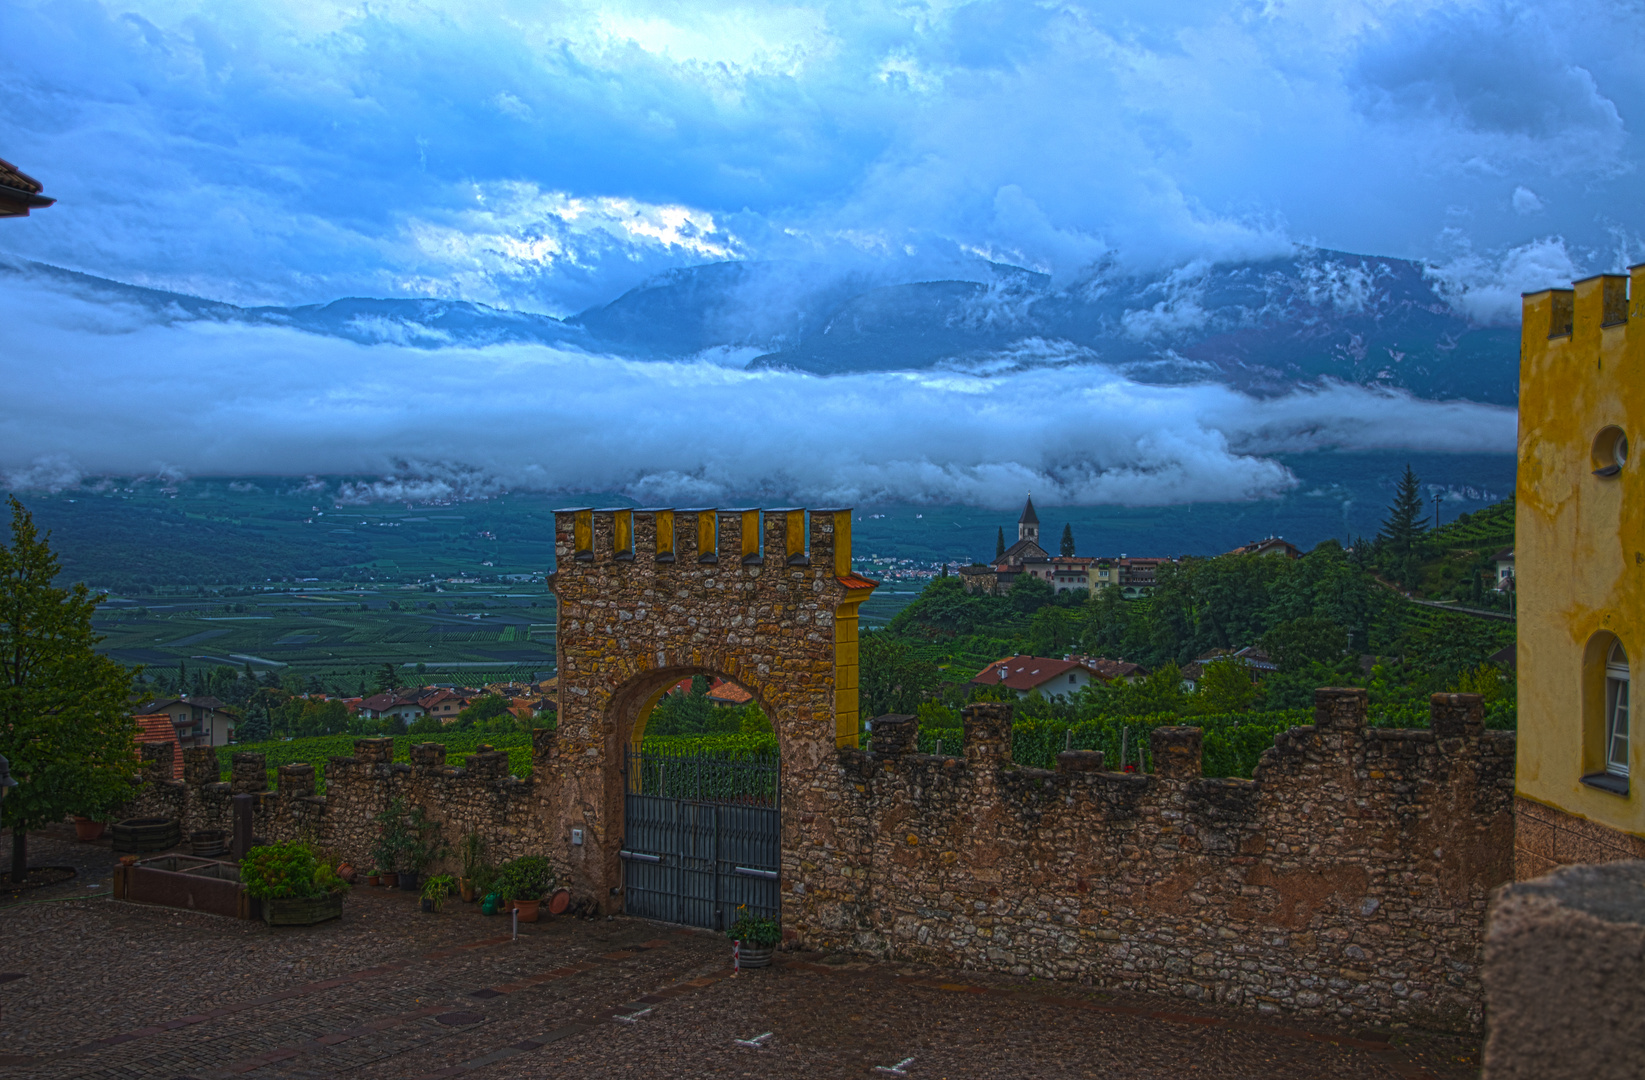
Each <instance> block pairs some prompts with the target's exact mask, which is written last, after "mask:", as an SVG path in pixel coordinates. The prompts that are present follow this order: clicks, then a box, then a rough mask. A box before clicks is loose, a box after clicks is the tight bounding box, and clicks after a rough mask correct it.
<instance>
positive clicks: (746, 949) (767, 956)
mask: <svg viewBox="0 0 1645 1080" xmlns="http://www.w3.org/2000/svg"><path fill="white" fill-rule="evenodd" d="M725 936H726V937H728V938H730V939H731V940H732V941H735V942H737V943H738V945H737V966H738V967H745V968H757V967H766V966H768V965H769V964H770V963H771V953H772V951H773V950H774V949H776V947H777V942H779V941H781V940H782V929H781V928H780V927H779V926H778V925H777V920H776V919H772V918H767V917H766V916H764V915H750V914H749V913H748V905H746V904H744V905H742V906H740V907H738V908H737V921H736V922H734V923H732V924H731V929H729V930H727V931H726V932H725Z"/></svg>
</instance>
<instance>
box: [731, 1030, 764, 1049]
mask: <svg viewBox="0 0 1645 1080" xmlns="http://www.w3.org/2000/svg"><path fill="white" fill-rule="evenodd" d="M769 1038H771V1032H769V1031H768V1032H766V1033H765V1034H764V1035H756V1036H754V1037H753V1038H752V1039H732V1040H731V1041H732V1042H734V1043H736V1044H737V1045H738V1046H746V1047H749V1048H750V1049H753V1050H758V1049H759V1048H760V1044H761V1043H763V1042H765V1040H767V1039H769Z"/></svg>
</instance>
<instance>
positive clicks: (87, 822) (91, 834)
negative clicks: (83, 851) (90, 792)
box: [74, 814, 104, 844]
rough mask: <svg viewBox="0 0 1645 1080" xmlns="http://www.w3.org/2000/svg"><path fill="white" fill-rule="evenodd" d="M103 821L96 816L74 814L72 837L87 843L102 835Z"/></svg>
mask: <svg viewBox="0 0 1645 1080" xmlns="http://www.w3.org/2000/svg"><path fill="white" fill-rule="evenodd" d="M103 828H104V823H103V822H101V821H98V820H97V819H96V818H89V817H81V816H80V815H79V814H75V815H74V838H75V839H76V840H79V841H80V842H81V843H85V844H89V843H91V842H92V841H93V840H96V839H99V838H100V837H101V836H102V835H103Z"/></svg>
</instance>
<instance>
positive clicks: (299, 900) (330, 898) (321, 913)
mask: <svg viewBox="0 0 1645 1080" xmlns="http://www.w3.org/2000/svg"><path fill="white" fill-rule="evenodd" d="M342 917H343V894H342V893H330V894H328V895H326V896H289V897H282V898H280V899H276V900H264V901H263V921H264V922H266V923H268V924H269V925H270V926H313V925H314V924H315V923H323V922H325V921H326V920H327V919H340V918H342Z"/></svg>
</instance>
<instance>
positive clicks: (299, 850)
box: [240, 840, 348, 926]
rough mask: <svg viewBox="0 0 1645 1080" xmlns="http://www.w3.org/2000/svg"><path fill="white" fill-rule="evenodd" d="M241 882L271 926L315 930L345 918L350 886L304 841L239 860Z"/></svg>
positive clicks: (267, 846)
mask: <svg viewBox="0 0 1645 1080" xmlns="http://www.w3.org/2000/svg"><path fill="white" fill-rule="evenodd" d="M240 881H241V883H242V884H244V885H245V887H246V892H247V894H249V895H250V896H252V897H253V898H255V899H257V900H260V901H262V906H263V921H264V922H265V923H267V924H268V925H270V926H312V925H313V924H315V923H318V922H324V921H325V920H327V919H335V918H338V917H340V916H341V915H342V914H343V896H344V895H345V894H346V893H347V892H348V883H347V882H346V881H344V880H343V879H342V878H340V877H338V876H337V872H336V870H334V869H333V868H332V867H331V864H330V863H328V862H322V861H320V860H319V859H316V858H315V857H314V849H313V848H311V847H309V846H308V845H307V844H305V843H303V842H302V841H301V840H292V841H290V842H288V843H284V844H264V845H263V846H261V847H254V848H252V849H251V850H250V851H248V852H246V855H245V858H243V859H241V860H240Z"/></svg>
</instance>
